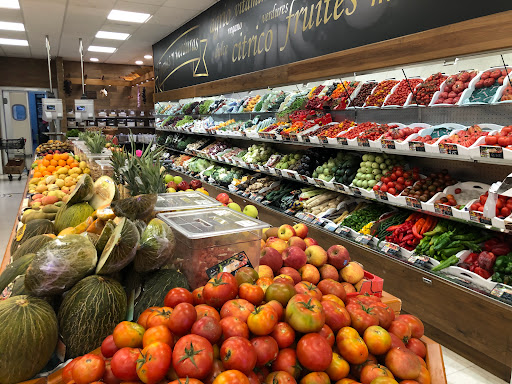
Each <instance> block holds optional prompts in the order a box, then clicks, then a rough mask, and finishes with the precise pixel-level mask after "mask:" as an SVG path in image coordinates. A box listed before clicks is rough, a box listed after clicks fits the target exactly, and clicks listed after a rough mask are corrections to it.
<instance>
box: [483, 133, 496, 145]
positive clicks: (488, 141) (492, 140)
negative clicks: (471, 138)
mask: <svg viewBox="0 0 512 384" xmlns="http://www.w3.org/2000/svg"><path fill="white" fill-rule="evenodd" d="M497 142H498V137H497V136H490V135H487V136H485V145H496V143H497Z"/></svg>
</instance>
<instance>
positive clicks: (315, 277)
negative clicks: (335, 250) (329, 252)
mask: <svg viewBox="0 0 512 384" xmlns="http://www.w3.org/2000/svg"><path fill="white" fill-rule="evenodd" d="M299 272H300V276H301V277H302V280H303V281H308V282H310V283H313V284H315V285H316V284H318V282H319V281H320V272H318V268H317V267H315V266H314V265H312V264H306V265H304V266H303V267H302V268H301V269H299Z"/></svg>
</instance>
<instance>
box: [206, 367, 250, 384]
mask: <svg viewBox="0 0 512 384" xmlns="http://www.w3.org/2000/svg"><path fill="white" fill-rule="evenodd" d="M213 384H251V383H250V382H249V379H248V378H247V376H246V375H244V374H243V373H242V372H240V371H237V370H235V369H232V370H229V371H224V372H222V373H221V374H220V375H219V376H217V377H216V378H215V380H214V381H213Z"/></svg>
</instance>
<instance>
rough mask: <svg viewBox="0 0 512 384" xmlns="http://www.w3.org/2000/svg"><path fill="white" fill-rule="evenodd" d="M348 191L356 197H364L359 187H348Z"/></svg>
mask: <svg viewBox="0 0 512 384" xmlns="http://www.w3.org/2000/svg"><path fill="white" fill-rule="evenodd" d="M348 189H349V190H350V192H351V193H352V194H354V195H356V196H362V193H361V191H360V189H359V188H357V187H348Z"/></svg>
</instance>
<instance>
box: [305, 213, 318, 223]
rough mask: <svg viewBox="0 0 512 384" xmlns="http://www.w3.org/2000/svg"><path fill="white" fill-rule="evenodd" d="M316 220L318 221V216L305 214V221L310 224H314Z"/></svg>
mask: <svg viewBox="0 0 512 384" xmlns="http://www.w3.org/2000/svg"><path fill="white" fill-rule="evenodd" d="M315 219H316V216H315V215H313V214H311V213H305V214H304V219H303V220H305V221H307V222H308V223H312V222H313V221H314V220H315Z"/></svg>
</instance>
